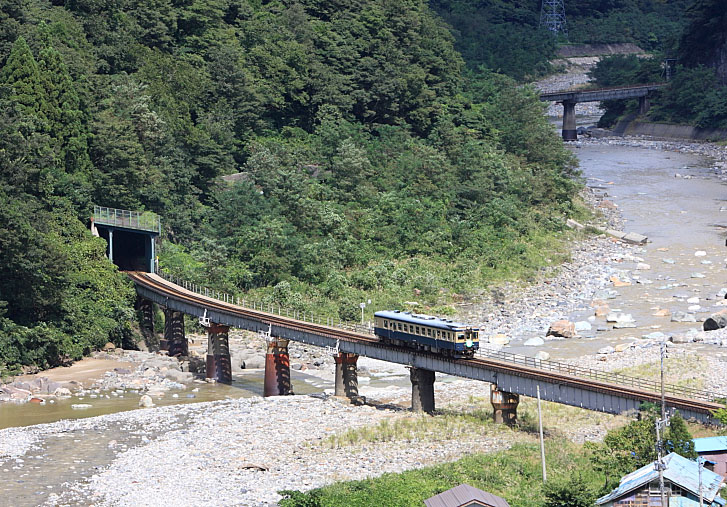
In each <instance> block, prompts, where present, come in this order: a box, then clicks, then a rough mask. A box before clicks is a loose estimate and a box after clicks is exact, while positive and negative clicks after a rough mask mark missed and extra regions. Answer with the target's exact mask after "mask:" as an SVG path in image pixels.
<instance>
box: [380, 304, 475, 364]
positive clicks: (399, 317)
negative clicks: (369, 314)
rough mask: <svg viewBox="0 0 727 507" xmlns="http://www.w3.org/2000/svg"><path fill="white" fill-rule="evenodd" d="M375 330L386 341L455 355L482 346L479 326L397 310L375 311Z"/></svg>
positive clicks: (463, 354)
mask: <svg viewBox="0 0 727 507" xmlns="http://www.w3.org/2000/svg"><path fill="white" fill-rule="evenodd" d="M374 333H375V334H376V336H377V337H378V338H379V340H381V341H382V342H385V343H391V344H393V345H403V346H406V347H412V348H416V349H418V350H428V351H430V352H434V353H436V354H443V355H446V356H450V357H456V358H462V357H472V356H473V355H474V353H475V350H477V349H478V348H479V347H480V340H479V336H478V334H479V329H478V328H476V327H472V326H470V325H468V324H462V323H461V322H453V321H451V320H447V319H440V318H439V317H432V316H431V315H417V314H415V313H410V312H400V311H398V310H397V311H382V312H376V313H375V314H374Z"/></svg>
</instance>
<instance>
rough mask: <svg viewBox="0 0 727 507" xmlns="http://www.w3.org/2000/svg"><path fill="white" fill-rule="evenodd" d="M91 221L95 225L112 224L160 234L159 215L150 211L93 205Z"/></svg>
mask: <svg viewBox="0 0 727 507" xmlns="http://www.w3.org/2000/svg"><path fill="white" fill-rule="evenodd" d="M93 221H94V222H95V223H96V224H97V225H113V226H115V227H125V228H127V229H138V230H141V231H149V232H155V233H157V234H161V232H162V229H161V220H160V218H159V215H157V214H156V213H152V212H151V211H130V210H125V209H117V208H107V207H105V206H94V207H93Z"/></svg>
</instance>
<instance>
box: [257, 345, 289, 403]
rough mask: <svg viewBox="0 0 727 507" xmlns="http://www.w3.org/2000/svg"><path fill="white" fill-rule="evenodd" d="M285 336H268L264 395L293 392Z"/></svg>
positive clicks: (283, 394)
mask: <svg viewBox="0 0 727 507" xmlns="http://www.w3.org/2000/svg"><path fill="white" fill-rule="evenodd" d="M288 342H289V340H286V339H285V338H276V337H272V336H271V337H270V338H268V350H267V354H265V385H264V387H263V396H285V395H287V394H292V386H291V382H290V355H289V354H288Z"/></svg>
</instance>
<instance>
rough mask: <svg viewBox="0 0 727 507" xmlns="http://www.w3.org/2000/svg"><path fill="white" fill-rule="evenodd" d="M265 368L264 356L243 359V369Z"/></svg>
mask: <svg viewBox="0 0 727 507" xmlns="http://www.w3.org/2000/svg"><path fill="white" fill-rule="evenodd" d="M255 368H265V356H253V357H250V358H248V359H245V369H246V370H249V369H255Z"/></svg>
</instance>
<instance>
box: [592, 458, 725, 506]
mask: <svg viewBox="0 0 727 507" xmlns="http://www.w3.org/2000/svg"><path fill="white" fill-rule="evenodd" d="M664 464H665V465H666V470H664V489H665V490H666V496H667V499H668V500H667V505H668V507H699V489H700V488H699V465H698V464H697V462H696V461H692V460H690V459H687V458H685V457H683V456H680V455H679V454H677V453H675V452H673V453H671V454H669V455H667V456H665V457H664ZM723 481H724V478H723V477H722V476H721V475H719V474H716V473H714V472H712V471H710V470H707V469H702V499H703V500H704V505H705V506H707V507H724V505H725V501H724V500H723V499H722V498H721V497H720V496H719V495H718V493H719V488H720V487H721V486H722V482H723ZM596 505H602V506H604V507H657V506H658V507H662V505H661V494H660V491H659V472H657V470H656V468H655V467H654V463H649V464H648V465H645V466H643V467H641V468H639V469H638V470H636V471H634V472H631V473H630V474H628V475H625V476H623V477H622V478H621V482H620V483H619V485H618V487H617V488H616V489H614V490H613V491H611V492H610V493H609V494H608V495H606V496H603V497H601V498H599V499H598V500H596ZM664 507H666V506H664Z"/></svg>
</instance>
